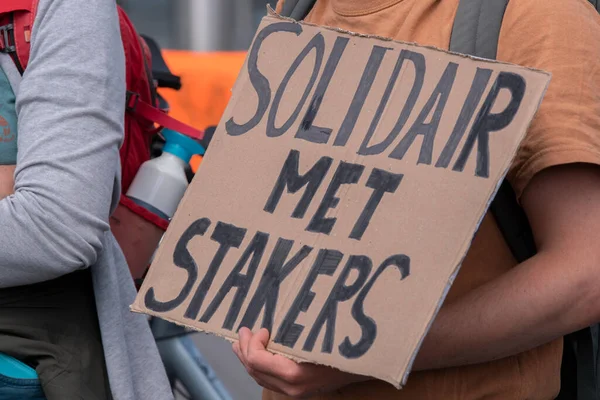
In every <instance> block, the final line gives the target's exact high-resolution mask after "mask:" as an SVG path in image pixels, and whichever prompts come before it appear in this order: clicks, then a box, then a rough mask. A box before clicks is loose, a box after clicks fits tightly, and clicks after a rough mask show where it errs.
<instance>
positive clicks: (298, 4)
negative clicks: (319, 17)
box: [281, 0, 316, 21]
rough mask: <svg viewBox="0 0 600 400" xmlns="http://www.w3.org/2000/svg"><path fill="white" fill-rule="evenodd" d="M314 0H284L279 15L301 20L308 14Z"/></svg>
mask: <svg viewBox="0 0 600 400" xmlns="http://www.w3.org/2000/svg"><path fill="white" fill-rule="evenodd" d="M315 2H316V0H285V2H284V3H283V8H282V10H281V15H282V16H284V17H289V18H293V19H295V20H296V21H301V20H303V19H304V18H305V17H306V16H307V15H308V13H309V12H310V10H311V9H312V8H313V6H314V5H315Z"/></svg>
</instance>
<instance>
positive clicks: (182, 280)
mask: <svg viewBox="0 0 600 400" xmlns="http://www.w3.org/2000/svg"><path fill="white" fill-rule="evenodd" d="M548 82H549V75H548V74H546V73H543V72H540V71H534V70H530V69H526V68H522V67H519V66H514V65H508V64H502V63H498V62H491V61H487V60H480V59H474V58H470V57H467V56H463V55H457V54H450V53H447V52H443V51H440V50H436V49H432V48H425V47H419V46H416V45H412V44H406V43H399V42H393V41H388V40H384V39H381V38H375V37H366V36H359V35H355V34H352V33H348V32H341V31H337V30H332V29H326V28H323V27H318V26H311V25H307V24H302V23H298V22H295V21H290V20H286V19H283V18H281V17H278V16H277V15H273V14H271V15H268V16H266V17H265V18H264V20H263V22H262V24H261V26H260V28H259V30H258V32H257V35H256V37H255V39H254V42H253V44H252V47H251V49H250V51H249V53H248V57H247V59H246V62H245V64H244V67H243V69H242V71H241V73H240V75H239V77H238V80H237V82H236V84H235V87H234V89H233V94H232V98H231V100H230V102H229V105H228V107H227V110H226V112H225V114H224V116H223V119H222V121H221V123H220V125H219V127H218V130H217V132H216V134H215V137H214V140H213V143H212V144H211V146H212V148H211V151H210V152H209V153H208V154H207V157H206V158H205V160H204V162H203V165H202V168H200V170H199V172H198V175H197V176H196V178H195V179H194V181H193V183H192V184H191V186H190V188H189V190H188V192H187V194H186V196H185V198H184V200H183V201H182V203H181V205H180V207H179V210H178V211H177V214H176V215H175V218H174V220H173V222H172V223H171V226H170V227H169V229H168V231H167V234H166V237H165V239H164V241H163V243H162V245H161V247H160V250H159V252H158V254H157V257H156V259H155V261H154V263H153V265H152V267H151V269H150V272H149V274H148V277H147V279H146V281H145V283H144V285H143V287H142V289H141V290H140V292H139V295H138V297H137V299H136V301H135V303H134V305H133V306H132V309H133V310H134V311H137V312H143V313H147V314H151V315H156V316H159V317H162V318H166V319H168V320H171V321H175V322H177V323H179V324H183V325H186V326H189V327H192V328H195V329H198V330H203V331H207V332H211V333H215V334H217V335H220V336H223V337H226V338H228V339H230V340H236V338H237V330H238V329H239V328H240V327H241V326H246V327H249V328H251V329H254V330H257V329H259V328H260V327H266V328H268V329H269V330H270V332H271V339H270V343H269V349H270V350H272V351H274V352H278V353H281V354H284V355H287V356H289V357H293V358H295V359H297V360H302V361H309V362H315V363H320V364H326V365H331V366H334V367H336V368H339V369H342V370H345V371H350V372H354V373H358V374H363V375H369V376H373V377H376V378H379V379H383V380H386V381H388V382H390V383H392V384H394V385H396V386H397V387H400V386H401V385H402V384H404V383H405V381H406V379H407V376H408V372H409V371H410V367H411V364H412V361H413V359H414V357H415V355H416V353H417V351H418V348H419V345H420V343H421V341H422V338H423V337H424V335H425V334H426V332H427V330H428V328H429V326H430V324H431V322H432V320H433V318H434V316H435V314H436V313H437V310H438V309H439V307H440V304H441V302H442V301H443V298H444V296H445V294H446V293H447V290H448V288H449V285H451V282H452V281H453V278H454V276H455V274H456V273H457V271H458V268H459V266H460V264H461V261H462V259H463V257H464V255H465V253H466V251H467V250H468V248H469V245H470V243H471V240H472V238H473V235H474V233H475V231H476V230H477V228H478V226H479V223H480V221H481V218H482V217H483V215H484V213H485V211H486V209H487V208H488V205H489V203H490V201H491V199H492V198H493V196H494V194H495V192H496V190H497V187H498V185H499V183H500V182H501V180H502V179H503V177H504V176H505V174H506V172H507V169H508V167H509V165H510V163H511V160H512V159H513V157H514V154H515V152H516V150H517V148H518V145H519V143H520V141H521V140H522V138H523V136H524V134H525V131H526V129H527V127H528V125H529V123H530V121H531V120H532V118H533V117H534V114H535V112H536V110H537V108H538V106H539V103H540V101H541V99H542V97H543V94H544V92H545V89H546V87H547V85H548Z"/></svg>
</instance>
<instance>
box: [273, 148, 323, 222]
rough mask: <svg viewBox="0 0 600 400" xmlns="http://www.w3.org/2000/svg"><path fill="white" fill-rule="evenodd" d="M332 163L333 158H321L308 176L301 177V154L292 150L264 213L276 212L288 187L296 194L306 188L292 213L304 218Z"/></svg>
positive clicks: (289, 190)
mask: <svg viewBox="0 0 600 400" xmlns="http://www.w3.org/2000/svg"><path fill="white" fill-rule="evenodd" d="M332 161H333V159H332V158H331V157H321V159H320V160H319V161H317V163H316V164H315V165H313V167H312V168H311V169H310V170H309V171H308V172H307V173H306V174H304V175H300V173H299V172H298V164H299V162H300V153H299V152H298V150H290V153H289V154H288V158H287V159H286V160H285V163H284V164H283V168H282V169H281V173H280V174H279V178H277V183H275V186H274V187H273V191H272V192H271V195H270V196H269V199H268V200H267V204H265V208H264V211H266V212H268V213H271V214H273V212H275V208H277V204H279V200H280V199H281V195H282V194H283V189H285V188H286V187H287V191H288V193H296V192H297V191H298V190H300V189H301V188H303V187H304V186H306V190H305V191H304V194H303V195H302V198H301V199H300V201H299V202H298V205H297V206H296V208H295V209H294V212H293V213H292V218H304V214H306V210H307V209H308V206H309V205H310V203H311V201H312V199H313V197H315V193H317V189H318V188H319V186H321V182H323V179H324V178H325V175H327V172H329V167H331V163H332Z"/></svg>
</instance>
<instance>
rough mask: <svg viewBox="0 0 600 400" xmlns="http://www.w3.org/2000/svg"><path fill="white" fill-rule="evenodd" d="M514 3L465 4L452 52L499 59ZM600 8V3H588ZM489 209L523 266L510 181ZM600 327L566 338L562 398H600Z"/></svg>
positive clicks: (518, 211) (475, 0)
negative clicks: (505, 22) (508, 8)
mask: <svg viewBox="0 0 600 400" xmlns="http://www.w3.org/2000/svg"><path fill="white" fill-rule="evenodd" d="M508 1H509V0H460V4H459V6H458V10H457V13H456V17H455V20H454V26H453V29H452V36H451V39H450V51H453V52H457V53H463V54H470V55H473V56H477V57H482V58H487V59H495V58H496V51H497V48H498V37H499V35H500V28H501V26H502V19H503V17H504V12H505V10H506V6H507V5H508ZM315 2H316V0H285V2H284V5H283V9H282V12H281V14H282V15H283V16H286V17H290V18H293V19H295V20H298V21H300V20H302V19H304V18H305V17H306V16H307V15H308V13H309V12H310V10H311V9H312V7H313V5H314V4H315ZM589 2H590V3H592V5H593V6H594V7H595V8H596V10H600V0H589ZM490 210H491V211H492V214H493V215H494V218H495V219H496V223H497V224H498V227H499V228H500V231H501V232H502V235H503V236H504V239H505V241H506V243H507V244H508V246H509V248H510V250H511V251H512V253H513V256H514V257H515V258H516V259H517V261H518V262H523V261H525V260H527V259H528V258H530V257H532V256H533V255H535V254H536V252H537V250H536V247H535V242H534V239H533V233H532V232H531V228H530V226H529V221H528V219H527V216H526V215H525V212H524V211H523V209H522V208H521V207H520V206H519V204H518V203H517V200H516V195H515V192H514V191H513V189H512V187H511V185H510V184H509V183H508V181H506V180H505V181H504V182H502V184H501V186H500V189H499V190H498V193H497V194H496V197H495V198H494V200H493V202H492V204H491V206H490ZM599 342H600V324H597V325H593V326H591V327H589V328H585V329H583V330H581V331H578V332H574V333H571V334H569V335H567V336H565V338H564V350H563V360H562V368H561V391H560V394H559V395H558V397H557V399H558V400H575V399H576V400H600V351H599Z"/></svg>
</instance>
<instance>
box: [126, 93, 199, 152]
mask: <svg viewBox="0 0 600 400" xmlns="http://www.w3.org/2000/svg"><path fill="white" fill-rule="evenodd" d="M127 111H128V112H131V113H134V114H136V115H139V116H140V117H142V118H145V119H147V120H148V121H152V122H155V123H157V124H158V125H160V126H161V127H164V128H169V129H172V130H174V131H176V132H179V133H182V134H184V135H187V136H189V137H191V138H194V139H197V140H201V139H202V138H203V137H204V132H202V131H200V130H198V129H196V128H194V127H191V126H189V125H187V124H184V123H183V122H181V121H178V120H176V119H175V118H173V117H171V116H169V115H168V114H166V113H164V112H162V111H161V110H159V109H157V108H156V107H153V106H151V105H150V104H148V103H146V102H144V101H142V100H141V99H140V98H139V96H138V95H137V94H136V93H132V92H129V93H127Z"/></svg>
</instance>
